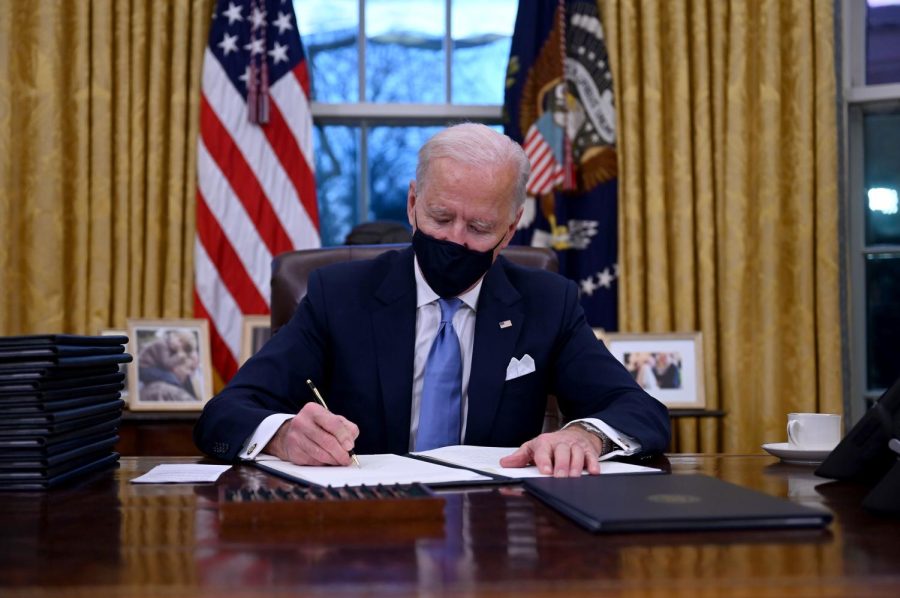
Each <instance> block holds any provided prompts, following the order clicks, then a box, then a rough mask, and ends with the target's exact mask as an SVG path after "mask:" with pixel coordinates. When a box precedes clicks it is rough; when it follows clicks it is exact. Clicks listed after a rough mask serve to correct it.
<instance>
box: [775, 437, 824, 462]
mask: <svg viewBox="0 0 900 598" xmlns="http://www.w3.org/2000/svg"><path fill="white" fill-rule="evenodd" d="M762 448H763V450H764V451H766V452H767V453H769V454H770V455H774V456H776V457H778V458H779V459H781V460H782V461H784V462H785V463H792V464H794V465H818V464H819V463H821V462H822V461H824V460H825V457H827V456H828V454H829V453H830V452H831V449H798V448H796V447H793V446H791V445H790V444H788V443H787V442H770V443H768V444H764V445H762Z"/></svg>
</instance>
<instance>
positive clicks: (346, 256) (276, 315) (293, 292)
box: [271, 243, 559, 334]
mask: <svg viewBox="0 0 900 598" xmlns="http://www.w3.org/2000/svg"><path fill="white" fill-rule="evenodd" d="M408 246H409V243H386V244H382V245H340V246H338V247H324V248H322V249H301V250H299V251H290V252H288V253H282V254H281V255H279V256H276V257H275V259H273V260H272V306H271V307H272V334H275V333H276V332H278V329H279V328H281V327H282V326H284V325H285V324H287V322H288V320H290V319H291V316H292V315H294V311H296V309H297V305H299V304H300V300H301V299H303V297H304V296H305V295H306V282H307V280H308V279H309V275H310V274H311V273H312V271H313V270H315V269H316V268H321V267H322V266H327V265H328V264H334V263H337V262H350V261H355V260H365V259H370V258H373V257H375V256H377V255H379V254H382V253H384V252H385V251H391V250H394V249H404V248H406V247H408ZM502 255H503V256H504V257H505V258H506V259H508V260H510V261H511V262H514V263H516V264H519V265H522V266H530V267H532V268H539V269H542V270H549V271H551V272H558V271H559V259H558V258H557V257H556V253H554V252H553V250H552V249H547V248H544V247H526V246H522V245H510V246H509V247H507V248H506V249H504V250H503V253H502Z"/></svg>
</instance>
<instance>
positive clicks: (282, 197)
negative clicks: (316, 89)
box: [194, 0, 320, 381]
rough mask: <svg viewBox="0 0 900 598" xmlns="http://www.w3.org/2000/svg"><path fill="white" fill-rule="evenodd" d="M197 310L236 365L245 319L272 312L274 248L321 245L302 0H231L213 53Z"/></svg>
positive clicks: (209, 54) (212, 42)
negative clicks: (296, 4) (297, 7)
mask: <svg viewBox="0 0 900 598" xmlns="http://www.w3.org/2000/svg"><path fill="white" fill-rule="evenodd" d="M202 76H203V81H202V95H201V98H200V139H199V141H198V143H197V235H196V238H195V243H194V264H195V266H194V268H195V284H194V312H195V314H196V315H197V316H198V317H203V318H206V319H208V320H209V321H210V337H211V339H210V340H211V344H212V359H213V367H214V368H215V370H216V371H217V372H218V374H219V376H220V377H221V378H222V379H223V380H224V381H227V380H229V379H230V378H231V376H232V375H233V374H234V372H235V371H236V370H237V364H238V359H239V355H240V348H241V339H240V336H241V320H242V317H243V315H245V314H267V313H269V278H270V275H271V262H272V258H273V256H276V255H278V254H279V253H283V252H285V251H290V250H293V249H304V248H312V247H318V246H319V245H320V241H319V217H318V208H317V204H316V185H315V175H314V173H313V156H312V117H311V114H310V109H309V97H310V94H309V72H308V70H307V63H306V59H305V57H304V53H303V45H302V44H301V42H300V34H299V31H298V27H297V18H296V16H295V14H294V8H293V4H292V3H291V2H285V1H283V0H223V1H221V2H219V3H218V5H217V6H216V10H215V13H214V15H213V20H212V26H211V27H210V32H209V44H208V46H207V48H206V52H205V55H204V58H203V75H202Z"/></svg>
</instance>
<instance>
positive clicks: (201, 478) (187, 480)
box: [131, 463, 231, 484]
mask: <svg viewBox="0 0 900 598" xmlns="http://www.w3.org/2000/svg"><path fill="white" fill-rule="evenodd" d="M229 469H231V465H196V464H192V463H163V464H162V465H157V466H156V467H154V468H153V469H151V470H150V471H148V472H147V473H145V474H144V475H142V476H140V477H137V478H134V479H133V480H131V483H132V484H196V483H198V482H215V481H216V480H217V479H219V476H220V475H222V474H223V473H225V472H226V471H228V470H229Z"/></svg>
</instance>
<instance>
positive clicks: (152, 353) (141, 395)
mask: <svg viewBox="0 0 900 598" xmlns="http://www.w3.org/2000/svg"><path fill="white" fill-rule="evenodd" d="M128 337H129V344H130V346H131V349H132V356H133V357H134V360H133V361H132V362H131V364H129V368H130V369H129V371H128V383H129V387H128V398H129V401H128V407H129V409H131V410H133V411H200V410H201V409H203V405H205V404H206V402H207V401H208V400H209V399H210V398H212V395H213V385H212V361H211V359H210V348H209V323H208V322H207V321H206V320H203V319H193V318H178V319H171V320H144V319H129V320H128Z"/></svg>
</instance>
